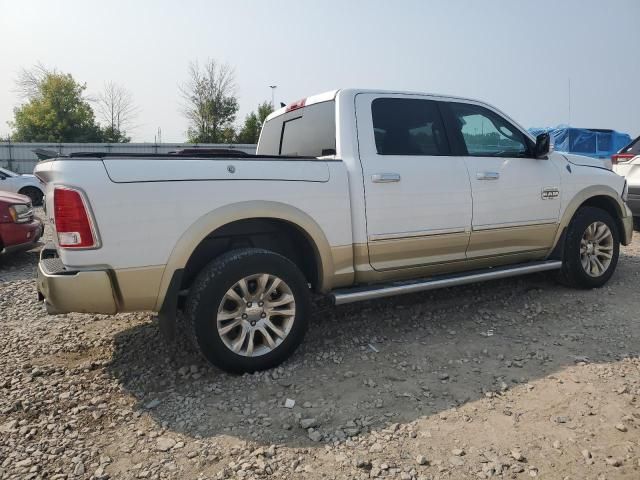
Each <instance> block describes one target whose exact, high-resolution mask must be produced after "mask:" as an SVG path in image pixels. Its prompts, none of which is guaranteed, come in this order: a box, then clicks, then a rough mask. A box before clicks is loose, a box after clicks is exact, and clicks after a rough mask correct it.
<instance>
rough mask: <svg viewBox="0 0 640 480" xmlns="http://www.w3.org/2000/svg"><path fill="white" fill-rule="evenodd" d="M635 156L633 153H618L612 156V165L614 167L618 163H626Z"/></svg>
mask: <svg viewBox="0 0 640 480" xmlns="http://www.w3.org/2000/svg"><path fill="white" fill-rule="evenodd" d="M633 157H635V155H634V154H633V153H616V154H615V155H612V156H611V163H613V164H614V165H615V164H617V163H624V162H628V161H629V160H631V159H632V158H633Z"/></svg>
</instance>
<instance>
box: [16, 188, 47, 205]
mask: <svg viewBox="0 0 640 480" xmlns="http://www.w3.org/2000/svg"><path fill="white" fill-rule="evenodd" d="M19 193H20V194H21V195H26V196H27V197H29V198H30V199H31V204H32V205H33V206H35V207H38V206H40V205H42V199H43V197H44V194H43V193H42V190H39V189H37V188H36V187H25V188H23V189H22V190H20V192H19Z"/></svg>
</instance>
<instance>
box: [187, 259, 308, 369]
mask: <svg viewBox="0 0 640 480" xmlns="http://www.w3.org/2000/svg"><path fill="white" fill-rule="evenodd" d="M186 307H187V308H186V312H187V317H188V324H189V328H190V336H191V338H192V339H193V340H194V342H195V343H196V346H197V347H198V348H199V350H200V351H201V352H202V354H203V355H204V357H205V358H206V359H207V360H208V361H209V362H211V363H212V364H214V365H215V366H217V367H219V368H221V369H223V370H226V371H228V372H231V373H244V372H254V371H257V370H265V369H268V368H272V367H274V366H277V365H279V364H280V363H282V362H283V361H284V360H285V359H286V358H287V357H289V356H290V355H291V354H292V353H293V351H294V350H295V349H296V348H297V347H298V345H299V344H300V343H301V342H302V339H303V338H304V334H305V332H306V330H307V324H308V317H309V312H310V294H309V288H308V285H307V281H306V279H305V277H304V275H303V274H302V272H300V270H299V269H298V267H297V266H296V265H295V264H294V263H293V262H291V261H290V260H289V259H287V258H285V257H283V256H282V255H279V254H277V253H274V252H271V251H268V250H263V249H257V248H243V249H239V250H233V251H230V252H227V253H225V254H223V255H222V256H220V257H218V258H217V259H215V260H213V261H212V262H211V263H210V264H209V265H207V266H206V267H205V268H204V269H203V270H202V272H200V274H199V275H198V277H197V278H196V280H195V282H194V283H193V286H192V287H191V291H190V292H189V296H188V299H187V306H186Z"/></svg>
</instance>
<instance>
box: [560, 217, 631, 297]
mask: <svg viewBox="0 0 640 480" xmlns="http://www.w3.org/2000/svg"><path fill="white" fill-rule="evenodd" d="M619 254H620V236H619V232H618V226H617V225H616V222H615V220H614V219H613V217H611V215H610V214H609V213H607V212H606V211H604V210H602V209H600V208H595V207H582V208H580V209H579V210H578V211H577V212H576V214H575V216H574V217H573V219H572V220H571V223H570V224H569V227H568V229H567V238H566V243H565V250H564V258H563V263H562V270H561V272H560V279H561V281H562V282H563V283H565V284H567V285H569V286H573V287H578V288H598V287H601V286H603V285H604V284H605V283H607V281H609V279H610V278H611V275H613V272H614V271H615V269H616V265H617V264H618V256H619Z"/></svg>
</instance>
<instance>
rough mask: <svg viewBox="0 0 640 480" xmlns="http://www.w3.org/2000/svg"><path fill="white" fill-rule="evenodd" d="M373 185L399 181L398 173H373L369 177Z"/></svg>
mask: <svg viewBox="0 0 640 480" xmlns="http://www.w3.org/2000/svg"><path fill="white" fill-rule="evenodd" d="M371 180H372V181H373V183H392V182H399V181H400V174H399V173H374V174H373V175H371Z"/></svg>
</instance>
